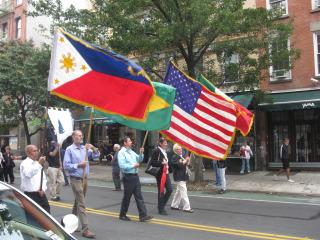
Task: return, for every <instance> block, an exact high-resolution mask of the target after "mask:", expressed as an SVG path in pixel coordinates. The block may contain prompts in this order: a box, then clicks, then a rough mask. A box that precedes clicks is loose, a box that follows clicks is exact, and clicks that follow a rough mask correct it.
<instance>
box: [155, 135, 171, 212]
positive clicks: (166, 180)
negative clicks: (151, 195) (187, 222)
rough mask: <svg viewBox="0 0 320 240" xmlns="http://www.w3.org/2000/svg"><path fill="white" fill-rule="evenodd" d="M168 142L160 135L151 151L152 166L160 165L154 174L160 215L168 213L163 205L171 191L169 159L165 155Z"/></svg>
mask: <svg viewBox="0 0 320 240" xmlns="http://www.w3.org/2000/svg"><path fill="white" fill-rule="evenodd" d="M167 147H168V142H167V140H166V139H165V138H163V137H161V138H160V139H159V140H158V147H157V148H156V149H155V150H154V151H153V152H152V155H151V163H150V165H151V166H152V167H160V171H159V173H158V175H157V176H156V180H157V186H158V211H159V214H160V215H168V213H167V212H166V210H165V206H166V204H167V202H168V200H169V198H170V196H171V193H172V191H173V190H172V184H171V180H170V176H169V160H168V157H167V152H166V150H167Z"/></svg>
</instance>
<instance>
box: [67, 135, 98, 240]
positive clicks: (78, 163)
mask: <svg viewBox="0 0 320 240" xmlns="http://www.w3.org/2000/svg"><path fill="white" fill-rule="evenodd" d="M72 139H73V144H72V145H70V146H69V147H68V148H67V149H66V152H65V154H64V164H63V166H64V168H65V169H66V170H68V172H69V175H70V184H71V187H72V191H73V195H74V198H75V201H74V204H73V209H72V213H73V214H74V215H76V216H79V219H80V222H81V225H82V231H83V232H82V236H84V237H86V238H95V234H94V233H92V232H91V231H90V230H89V228H88V219H87V213H86V207H85V204H84V197H85V195H86V192H87V176H88V175H89V162H87V161H86V159H85V158H86V151H88V157H90V156H92V157H99V155H100V153H99V151H98V149H97V148H95V147H94V146H93V145H91V144H86V145H85V146H83V145H82V141H83V135H82V132H81V131H80V130H75V131H74V132H73V133H72ZM84 171H85V172H84Z"/></svg>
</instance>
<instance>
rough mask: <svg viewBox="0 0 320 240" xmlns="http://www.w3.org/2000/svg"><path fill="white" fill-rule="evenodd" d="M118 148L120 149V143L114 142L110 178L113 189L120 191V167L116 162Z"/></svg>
mask: <svg viewBox="0 0 320 240" xmlns="http://www.w3.org/2000/svg"><path fill="white" fill-rule="evenodd" d="M119 150H120V145H119V144H114V145H113V151H114V155H113V157H112V160H111V166H112V180H113V183H114V191H121V180H120V167H119V162H118V153H119Z"/></svg>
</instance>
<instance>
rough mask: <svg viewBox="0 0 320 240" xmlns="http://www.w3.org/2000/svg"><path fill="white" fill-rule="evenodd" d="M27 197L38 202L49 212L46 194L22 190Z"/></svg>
mask: <svg viewBox="0 0 320 240" xmlns="http://www.w3.org/2000/svg"><path fill="white" fill-rule="evenodd" d="M24 193H25V194H26V195H27V196H28V197H30V198H31V199H32V200H33V201H35V202H36V203H38V204H39V205H40V206H41V207H42V208H43V209H44V210H46V211H47V212H48V213H50V205H49V202H48V199H47V196H46V194H43V195H40V193H39V192H24Z"/></svg>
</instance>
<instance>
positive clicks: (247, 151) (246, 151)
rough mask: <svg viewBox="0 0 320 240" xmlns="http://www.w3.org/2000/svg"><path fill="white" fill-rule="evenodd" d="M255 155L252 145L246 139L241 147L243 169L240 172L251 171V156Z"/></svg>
mask: <svg viewBox="0 0 320 240" xmlns="http://www.w3.org/2000/svg"><path fill="white" fill-rule="evenodd" d="M251 156H253V153H252V151H251V148H250V146H249V145H248V142H247V141H246V140H245V141H244V142H243V145H242V146H241V148H240V157H241V161H242V164H241V170H240V173H241V174H244V172H245V170H246V171H247V173H250V172H251V171H250V158H251Z"/></svg>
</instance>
